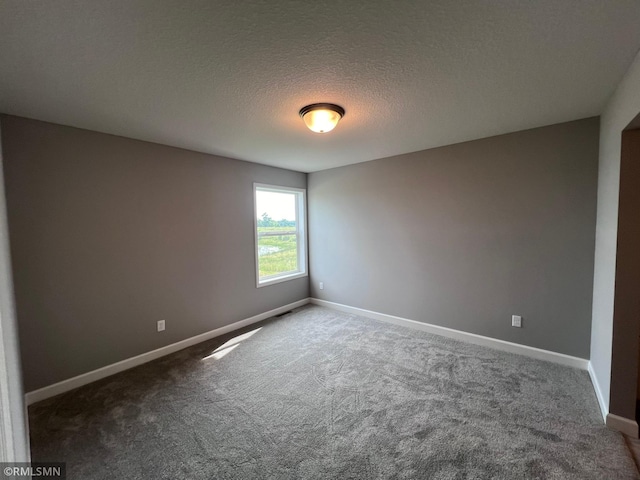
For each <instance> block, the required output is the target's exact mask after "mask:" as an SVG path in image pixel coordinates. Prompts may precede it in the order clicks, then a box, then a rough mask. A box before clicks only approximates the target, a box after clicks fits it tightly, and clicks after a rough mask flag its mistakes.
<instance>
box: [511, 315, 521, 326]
mask: <svg viewBox="0 0 640 480" xmlns="http://www.w3.org/2000/svg"><path fill="white" fill-rule="evenodd" d="M511 326H512V327H518V328H522V317H521V316H520V315H511Z"/></svg>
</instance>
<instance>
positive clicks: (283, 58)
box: [0, 0, 640, 172]
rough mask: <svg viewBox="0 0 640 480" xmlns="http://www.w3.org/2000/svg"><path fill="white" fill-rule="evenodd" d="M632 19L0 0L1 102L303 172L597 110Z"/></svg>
mask: <svg viewBox="0 0 640 480" xmlns="http://www.w3.org/2000/svg"><path fill="white" fill-rule="evenodd" d="M639 25H640V1H638V0H607V1H603V0H536V1H531V0H483V1H479V0H456V1H451V0H437V1H401V0H388V1H381V0H368V1H345V0H315V1H301V0H298V1H293V0H289V1H284V0H243V1H223V2H221V1H211V0H207V1H199V2H196V1H183V0H175V1H168V0H154V1H139V0H122V1H105V0H100V1H98V0H94V1H85V2H82V1H71V0H56V1H38V2H31V1H24V0H2V1H0V112H4V113H9V114H15V115H21V116H26V117H31V118H37V119H41V120H46V121H51V122H56V123H61V124H64V125H72V126H76V127H82V128H88V129H91V130H97V131H101V132H106V133H112V134H116V135H122V136H126V137H132V138H137V139H141V140H148V141H152V142H158V143H163V144H168V145H174V146H178V147H183V148H188V149H191V150H197V151H201V152H208V153H214V154H220V155H225V156H229V157H233V158H238V159H243V160H249V161H253V162H259V163H265V164H269V165H275V166H280V167H285V168H291V169H294V170H300V171H305V172H310V171H315V170H321V169H325V168H332V167H336V166H339V165H345V164H350V163H356V162H362V161H366V160H371V159H375V158H381V157H386V156H390V155H394V154H399V153H406V152H411V151H417V150H422V149H426V148H431V147H436V146H441V145H447V144H451V143H456V142H461V141H466V140H472V139H476V138H481V137H487V136H491V135H496V134H501V133H506V132H512V131H517V130H522V129H526V128H531V127H537V126H542V125H548V124H553V123H558V122H563V121H569V120H574V119H578V118H584V117H589V116H593V115H598V114H599V113H600V112H601V110H602V108H603V106H604V105H605V103H606V100H607V98H608V97H609V96H610V95H611V94H612V93H613V91H614V89H615V86H616V85H617V83H618V82H619V80H620V79H621V78H622V75H623V74H624V72H625V70H626V69H627V67H628V66H629V64H630V63H631V61H632V59H633V57H634V55H635V54H636V52H637V50H638V48H640V28H639ZM315 102H333V103H337V104H339V105H342V106H343V107H344V108H345V110H346V115H345V118H344V119H343V120H342V122H341V123H340V124H339V125H338V127H337V128H336V129H335V130H334V131H333V132H331V133H329V134H326V135H320V134H314V133H311V132H310V131H308V130H307V129H306V127H305V126H304V124H303V122H302V120H301V119H300V118H299V117H298V110H299V109H300V108H301V107H302V106H304V105H306V104H309V103H315Z"/></svg>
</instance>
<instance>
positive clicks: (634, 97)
mask: <svg viewBox="0 0 640 480" xmlns="http://www.w3.org/2000/svg"><path fill="white" fill-rule="evenodd" d="M638 112H640V53H638V55H636V58H635V60H634V61H633V63H632V64H631V66H630V67H629V70H627V73H626V74H625V76H624V78H623V79H622V81H621V82H620V84H619V85H618V88H617V89H616V91H615V93H614V94H613V96H612V97H611V99H610V100H609V103H608V104H607V106H606V108H605V110H604V112H603V114H602V116H601V117H600V118H601V122H600V154H599V169H598V215H597V224H596V252H595V269H594V279H593V317H592V320H591V367H592V370H593V374H594V378H595V383H596V384H597V385H596V388H597V389H598V390H599V391H600V398H601V399H602V402H603V403H604V406H603V407H604V410H605V413H606V412H608V411H609V402H610V398H611V397H613V396H617V393H616V392H615V389H614V388H613V386H612V385H611V366H612V365H611V357H612V348H613V302H614V292H615V275H616V245H617V234H618V195H619V186H620V145H621V137H622V131H623V130H624V129H625V128H626V127H627V125H628V124H629V123H630V122H631V121H632V120H633V119H634V117H635V116H636V115H637V114H638ZM629 361H633V360H629ZM623 388H624V387H623ZM622 395H624V393H622ZM614 413H615V412H614Z"/></svg>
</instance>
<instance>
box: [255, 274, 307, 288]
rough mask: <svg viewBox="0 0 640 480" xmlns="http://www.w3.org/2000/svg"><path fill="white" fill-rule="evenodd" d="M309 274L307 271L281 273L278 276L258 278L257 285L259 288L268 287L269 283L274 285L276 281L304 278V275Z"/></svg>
mask: <svg viewBox="0 0 640 480" xmlns="http://www.w3.org/2000/svg"><path fill="white" fill-rule="evenodd" d="M308 276H309V274H308V273H307V272H293V273H289V274H287V275H280V276H278V277H273V278H267V279H264V280H258V283H257V284H256V287H257V288H260V287H266V286H268V285H273V284H274V283H281V282H288V281H289V280H295V279H296V278H302V277H308Z"/></svg>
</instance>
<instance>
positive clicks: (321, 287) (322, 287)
mask: <svg viewBox="0 0 640 480" xmlns="http://www.w3.org/2000/svg"><path fill="white" fill-rule="evenodd" d="M320 290H324V282H320Z"/></svg>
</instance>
